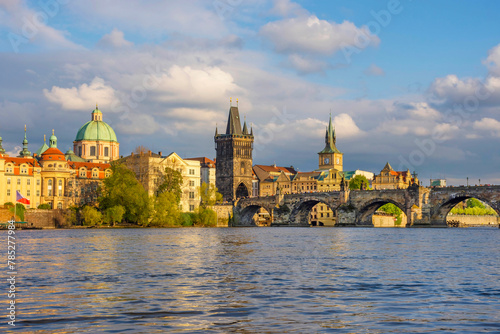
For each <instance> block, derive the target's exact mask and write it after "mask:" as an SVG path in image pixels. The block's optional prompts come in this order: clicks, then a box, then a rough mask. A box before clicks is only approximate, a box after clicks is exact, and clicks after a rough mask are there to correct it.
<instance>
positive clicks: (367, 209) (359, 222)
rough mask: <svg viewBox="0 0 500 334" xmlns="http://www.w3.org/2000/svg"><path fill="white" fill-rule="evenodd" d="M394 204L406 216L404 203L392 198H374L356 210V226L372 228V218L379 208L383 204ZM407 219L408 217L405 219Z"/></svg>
mask: <svg viewBox="0 0 500 334" xmlns="http://www.w3.org/2000/svg"><path fill="white" fill-rule="evenodd" d="M388 203H390V204H394V205H395V206H397V207H398V208H399V209H400V210H401V211H403V213H404V214H405V215H406V213H407V210H406V209H407V208H406V206H405V205H404V203H400V202H398V201H396V200H394V199H392V198H383V197H380V198H375V199H372V200H370V201H368V202H366V203H364V204H363V206H362V207H361V208H359V210H358V214H357V217H356V222H355V225H356V226H367V227H368V226H373V222H372V216H373V214H374V213H375V211H377V210H378V209H379V208H380V207H382V206H383V205H385V204H388ZM407 219H408V217H407Z"/></svg>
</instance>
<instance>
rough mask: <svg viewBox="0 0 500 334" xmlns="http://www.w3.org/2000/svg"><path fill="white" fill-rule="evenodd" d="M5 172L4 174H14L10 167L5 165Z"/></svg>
mask: <svg viewBox="0 0 500 334" xmlns="http://www.w3.org/2000/svg"><path fill="white" fill-rule="evenodd" d="M5 172H6V173H13V172H14V168H12V166H11V165H7V167H6V168H5Z"/></svg>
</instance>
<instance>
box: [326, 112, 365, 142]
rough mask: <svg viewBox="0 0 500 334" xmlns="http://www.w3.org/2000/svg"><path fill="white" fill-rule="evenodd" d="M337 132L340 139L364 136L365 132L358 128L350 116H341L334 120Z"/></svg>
mask: <svg viewBox="0 0 500 334" xmlns="http://www.w3.org/2000/svg"><path fill="white" fill-rule="evenodd" d="M333 123H334V124H335V132H336V133H337V135H338V137H341V138H349V137H355V136H359V135H362V134H363V132H362V131H361V130H360V129H359V128H358V126H357V125H356V123H355V122H354V120H353V119H352V117H351V116H349V115H348V114H340V115H337V116H335V118H334V119H333Z"/></svg>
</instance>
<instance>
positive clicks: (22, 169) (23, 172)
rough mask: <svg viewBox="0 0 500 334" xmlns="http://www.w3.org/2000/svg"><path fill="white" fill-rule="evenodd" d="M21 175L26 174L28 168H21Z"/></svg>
mask: <svg viewBox="0 0 500 334" xmlns="http://www.w3.org/2000/svg"><path fill="white" fill-rule="evenodd" d="M21 174H28V168H27V167H25V166H23V167H21Z"/></svg>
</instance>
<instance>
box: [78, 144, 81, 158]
mask: <svg viewBox="0 0 500 334" xmlns="http://www.w3.org/2000/svg"><path fill="white" fill-rule="evenodd" d="M78 156H79V157H81V156H82V147H81V146H80V147H78Z"/></svg>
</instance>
